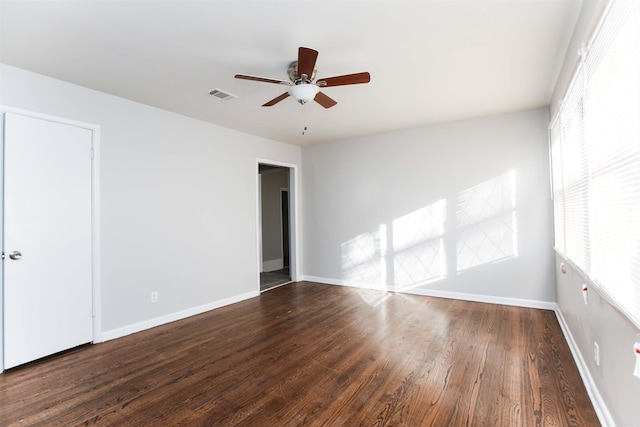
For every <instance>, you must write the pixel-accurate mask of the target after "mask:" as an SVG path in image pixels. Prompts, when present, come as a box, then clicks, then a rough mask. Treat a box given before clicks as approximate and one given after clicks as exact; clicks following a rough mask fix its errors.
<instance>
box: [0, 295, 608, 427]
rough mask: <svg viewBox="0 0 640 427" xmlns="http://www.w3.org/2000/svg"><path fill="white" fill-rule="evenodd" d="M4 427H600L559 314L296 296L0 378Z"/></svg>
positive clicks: (218, 313) (254, 302)
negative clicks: (563, 330)
mask: <svg viewBox="0 0 640 427" xmlns="http://www.w3.org/2000/svg"><path fill="white" fill-rule="evenodd" d="M0 425H2V426H76V425H101V426H111V425H113V426H143V425H144V426H175V425H183V426H235V425H241V426H301V425H309V426H412V427H413V426H470V425H475V426H596V425H599V423H598V420H597V418H596V414H595V412H594V410H593V407H592V405H591V403H590V401H589V398H588V396H587V393H586V391H585V388H584V386H583V383H582V381H581V379H580V375H579V374H578V370H577V368H576V366H575V363H574V362H573V359H572V357H571V353H570V351H569V348H568V346H567V344H566V342H565V340H564V338H563V336H562V332H561V330H560V327H559V325H558V322H557V320H556V318H555V315H554V313H553V312H551V311H545V310H535V309H527V308H518V307H510V306H501V305H492V304H483V303H474V302H465V301H457V300H449V299H441V298H429V297H421V296H413V295H404V294H394V293H385V292H380V291H371V290H359V289H354V288H346V287H338V286H330V285H321V284H316V283H309V282H300V283H293V284H289V285H286V286H282V287H279V288H276V289H274V290H272V291H269V292H266V293H263V294H261V295H260V296H259V297H257V298H253V299H251V300H247V301H244V302H241V303H238V304H234V305H231V306H227V307H223V308H220V309H217V310H214V311H211V312H208V313H205V314H202V315H199V316H194V317H191V318H188V319H185V320H182V321H179V322H174V323H171V324H167V325H163V326H160V327H157V328H154V329H151V330H147V331H144V332H141V333H138V334H134V335H130V336H127V337H124V338H120V339H117V340H113V341H109V342H106V343H102V344H97V345H90V346H85V347H82V348H78V349H76V350H73V351H70V352H68V353H65V354H62V355H57V356H55V357H52V358H48V359H46V360H43V361H39V362H35V363H32V364H29V365H26V366H23V367H19V368H15V369H12V370H9V371H7V372H5V373H4V374H2V375H0Z"/></svg>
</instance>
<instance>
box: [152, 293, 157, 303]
mask: <svg viewBox="0 0 640 427" xmlns="http://www.w3.org/2000/svg"><path fill="white" fill-rule="evenodd" d="M151 302H158V293H157V292H151Z"/></svg>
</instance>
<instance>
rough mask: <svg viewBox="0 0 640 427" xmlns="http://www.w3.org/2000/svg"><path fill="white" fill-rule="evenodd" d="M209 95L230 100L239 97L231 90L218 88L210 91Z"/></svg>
mask: <svg viewBox="0 0 640 427" xmlns="http://www.w3.org/2000/svg"><path fill="white" fill-rule="evenodd" d="M207 95H209V96H211V97H213V98H218V99H222V100H223V101H230V100H232V99H235V98H237V96H236V95H233V94H231V93H229V92H225V91H223V90H220V89H217V88H216V89H212V90H210V91H208V92H207Z"/></svg>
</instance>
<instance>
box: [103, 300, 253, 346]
mask: <svg viewBox="0 0 640 427" xmlns="http://www.w3.org/2000/svg"><path fill="white" fill-rule="evenodd" d="M259 295H260V292H258V291H251V292H247V293H244V294H240V295H236V296H233V297H230V298H225V299H223V300H218V301H213V302H210V303H208V304H203V305H199V306H197V307H192V308H188V309H186V310H182V311H178V312H175V313H170V314H167V315H164V316H160V317H156V318H153V319H149V320H144V321H142V322H138V323H134V324H132V325H127V326H123V327H121V328H117V329H112V330H110V331H105V332H103V333H102V341H109V340H113V339H116V338H121V337H124V336H127V335H131V334H135V333H136V332H140V331H144V330H146V329H151V328H154V327H156V326H160V325H164V324H165V323H170V322H175V321H176V320H181V319H185V318H187V317H191V316H195V315H196V314H201V313H204V312H207V311H210V310H213V309H216V308H220V307H224V306H225V305H230V304H234V303H236V302H240V301H244V300H246V299H249V298H253V297H257V296H259Z"/></svg>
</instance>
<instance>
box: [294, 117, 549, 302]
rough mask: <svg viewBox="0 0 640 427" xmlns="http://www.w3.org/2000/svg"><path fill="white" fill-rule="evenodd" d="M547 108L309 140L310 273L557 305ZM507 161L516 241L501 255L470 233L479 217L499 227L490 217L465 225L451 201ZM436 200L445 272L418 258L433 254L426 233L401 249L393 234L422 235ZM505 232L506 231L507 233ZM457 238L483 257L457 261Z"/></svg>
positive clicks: (306, 211)
mask: <svg viewBox="0 0 640 427" xmlns="http://www.w3.org/2000/svg"><path fill="white" fill-rule="evenodd" d="M548 119H549V118H548V110H547V109H546V108H541V109H536V110H530V111H524V112H518V113H513V114H506V115H500V116H493V117H487V118H482V119H476V120H469V121H464V122H458V123H451V124H445V125H440V126H431V127H423V128H418V129H410V130H403V131H398V132H392V133H387V134H383V135H375V136H369V137H363V138H358V139H352V140H347V141H341V142H337V143H331V144H324V145H316V146H311V147H304V148H303V151H302V159H303V162H302V163H303V178H304V179H303V215H304V218H305V223H304V235H305V245H304V257H303V258H304V260H305V262H304V275H305V277H306V278H307V279H309V280H323V281H327V282H329V283H336V284H340V283H342V284H350V285H354V286H366V287H379V288H385V289H400V290H403V291H408V292H415V293H422V294H430V295H443V296H449V297H454V298H455V297H458V298H468V299H475V300H487V301H496V302H505V303H513V304H516V305H528V306H544V307H552V306H553V302H554V301H555V290H554V271H553V268H554V261H553V251H552V247H553V240H552V238H553V237H552V232H551V230H552V210H551V200H550V189H549V168H548V142H547V125H548ZM511 171H513V172H511ZM510 173H512V174H513V176H514V177H515V210H514V212H515V216H516V222H517V227H516V228H517V229H516V230H515V233H516V234H517V250H513V251H511V252H512V253H509V251H508V250H507V251H506V252H507V255H511V256H508V257H506V259H501V260H498V259H496V258H504V257H495V256H493V255H492V254H491V253H488V252H486V249H489V250H491V245H490V244H488V245H485V246H484V247H483V248H482V249H478V247H477V246H475V243H474V241H473V238H472V237H473V235H475V236H479V235H482V230H483V229H493V230H494V232H495V231H496V224H494V223H492V222H491V221H480V222H479V223H476V224H474V225H471V226H469V227H466V228H463V227H460V224H458V223H457V222H458V220H456V216H457V214H456V210H457V207H460V206H461V204H462V203H463V200H464V199H465V198H466V197H467V196H468V195H469V194H470V193H471V192H473V191H476V190H477V192H478V194H481V195H483V197H484V196H485V192H486V188H487V186H491V185H497V186H500V185H504V179H503V178H504V177H505V176H508V177H510V176H511V175H510ZM501 180H502V181H501ZM483 183H485V184H483ZM501 183H502V184H501ZM507 185H511V184H507ZM472 200H475V199H473V198H472ZM494 202H495V201H492V203H494ZM439 203H443V204H446V215H445V216H446V218H445V219H446V221H447V222H446V225H445V226H446V228H447V231H446V232H445V235H444V254H445V256H443V257H441V258H440V259H442V260H443V262H444V263H445V264H446V265H445V266H444V270H443V271H444V273H445V276H446V277H442V278H440V279H435V280H429V278H430V274H428V273H426V272H425V270H424V269H422V267H420V265H419V264H416V263H417V261H416V260H418V259H420V261H426V262H427V263H428V262H429V261H430V260H431V259H433V254H432V253H431V254H429V249H428V245H429V244H433V243H434V240H433V239H432V240H430V241H429V240H428V239H427V241H426V242H425V241H423V242H417V243H416V244H415V245H413V246H412V248H411V249H410V250H408V251H401V250H399V249H396V248H395V247H394V243H390V242H392V241H393V242H396V244H397V242H398V241H399V240H400V239H401V237H402V236H401V235H400V233H402V232H403V231H406V232H408V235H409V236H418V235H420V233H421V230H424V228H425V227H428V226H429V223H431V225H433V224H434V223H435V222H438V220H434V218H433V215H432V216H431V217H426V218H427V219H425V217H422V219H419V217H420V216H421V215H422V214H424V213H425V212H429V211H431V212H433V210H434V208H437V207H439V206H441V205H439ZM473 203H476V202H473ZM494 204H495V203H494ZM481 209H483V210H485V211H492V209H491V208H490V207H488V206H483V207H481ZM494 213H495V212H494ZM478 214H479V216H482V215H481V214H480V213H478ZM425 223H427V224H426V225H425ZM381 226H382V228H381ZM492 226H494V227H493V228H491V227H492ZM497 228H498V229H500V227H497ZM485 231H486V230H485ZM498 231H500V230H498ZM502 231H503V232H504V231H505V230H502ZM469 232H471V233H472V234H471V235H470V234H465V233H469ZM474 233H475V234H474ZM496 235H497V234H496V233H493V235H492V236H493V237H495V236H496ZM512 235H513V233H510V232H508V231H507V232H506V233H504V234H502V235H501V236H502V240H504V239H505V238H507V237H509V236H512ZM436 240H437V239H436ZM464 243H467V244H469V245H470V246H472V247H473V248H474V251H475V252H478V253H479V255H480V257H481V258H482V259H483V262H481V263H480V264H479V265H477V266H475V267H472V268H468V269H464V270H462V269H460V268H458V261H464V259H461V258H464V257H467V258H468V254H467V255H465V254H464V253H458V249H461V250H462V249H463V248H464ZM480 246H481V247H482V245H480ZM385 248H387V250H386V252H385ZM472 252H473V251H472ZM503 252H504V251H503ZM416 265H417V266H416Z"/></svg>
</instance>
